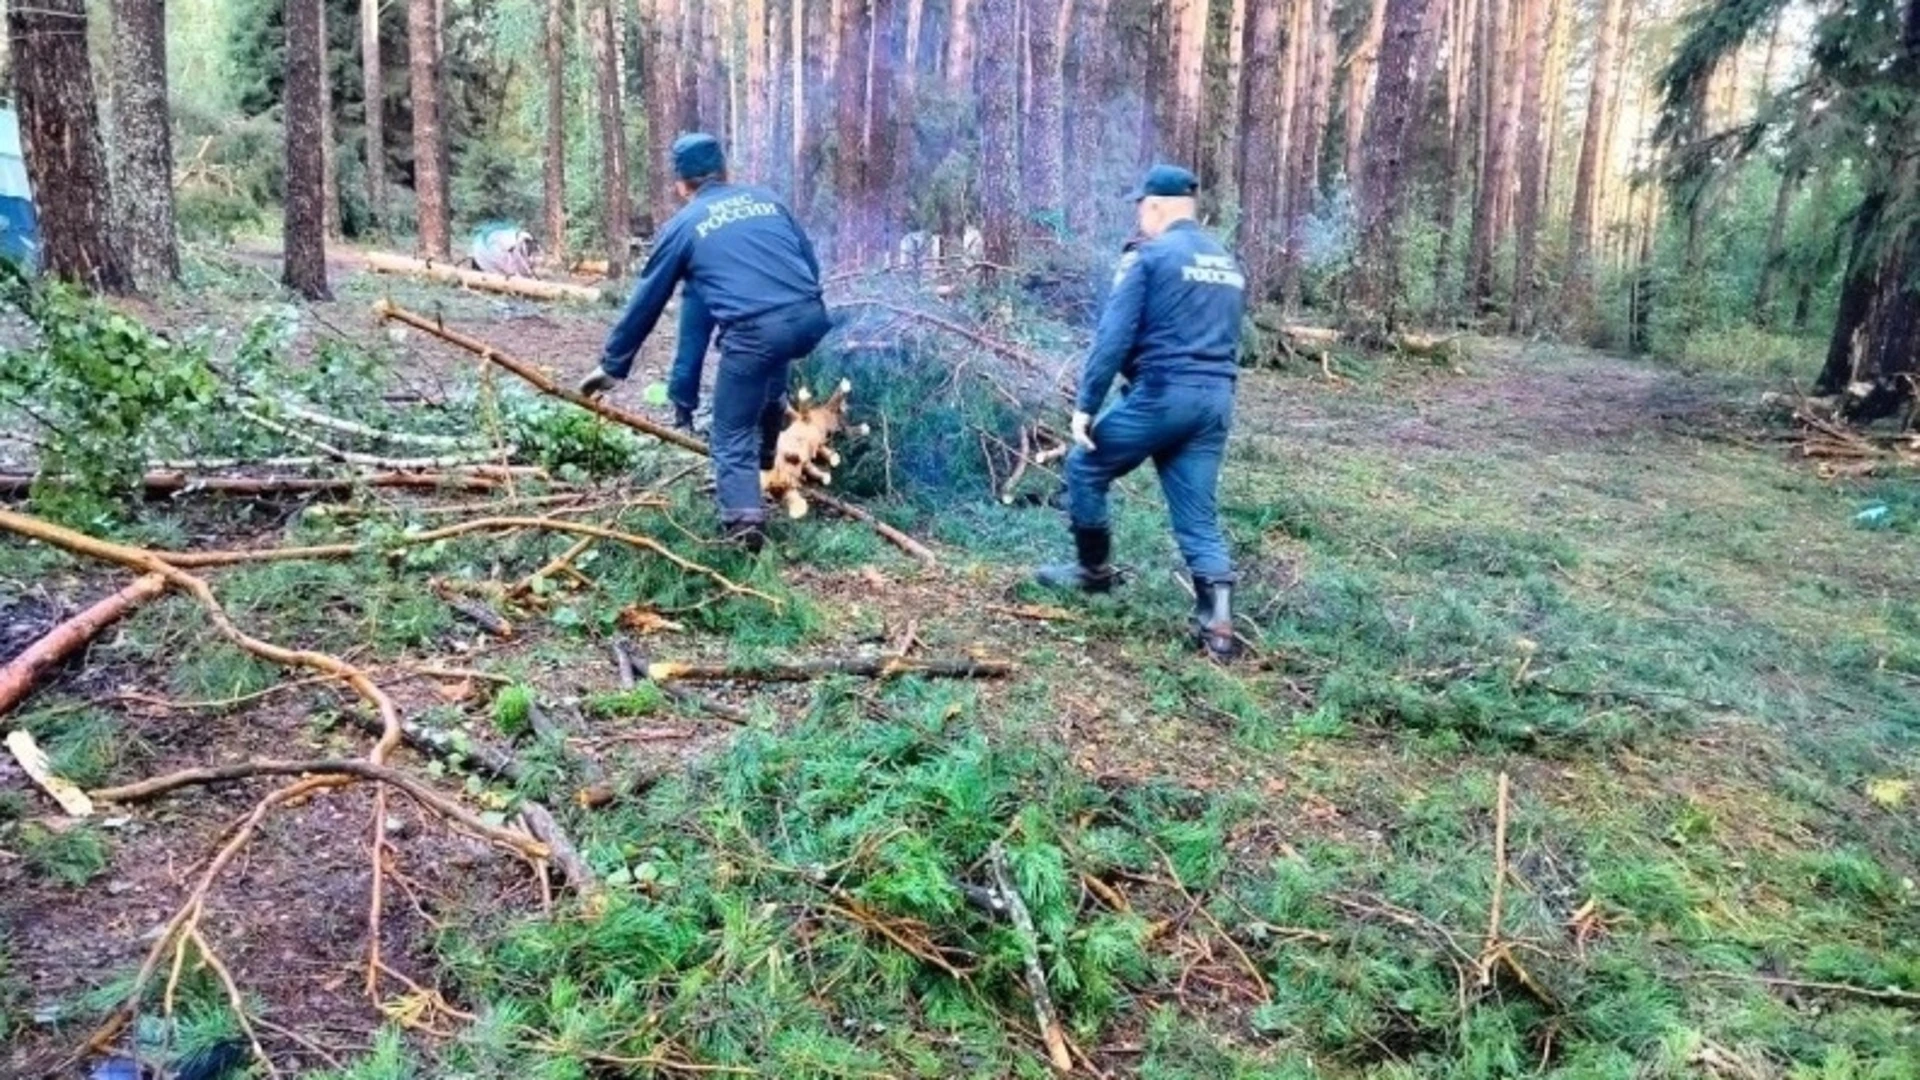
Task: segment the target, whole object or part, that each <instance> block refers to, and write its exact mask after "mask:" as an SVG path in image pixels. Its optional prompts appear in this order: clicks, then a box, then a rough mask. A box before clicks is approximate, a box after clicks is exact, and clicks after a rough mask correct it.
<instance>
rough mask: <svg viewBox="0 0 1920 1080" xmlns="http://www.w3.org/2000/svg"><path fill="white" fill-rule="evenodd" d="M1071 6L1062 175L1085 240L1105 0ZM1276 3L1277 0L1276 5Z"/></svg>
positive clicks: (1096, 216) (1093, 204)
mask: <svg viewBox="0 0 1920 1080" xmlns="http://www.w3.org/2000/svg"><path fill="white" fill-rule="evenodd" d="M1067 2H1068V3H1069V5H1070V6H1071V7H1072V9H1073V10H1072V13H1071V14H1072V20H1071V22H1070V23H1069V25H1070V26H1071V27H1072V32H1071V33H1069V34H1068V35H1067V40H1066V50H1065V56H1064V57H1063V59H1062V64H1063V67H1064V77H1063V79H1062V81H1063V83H1064V84H1065V87H1066V110H1065V116H1064V120H1065V123H1066V133H1065V136H1064V138H1065V143H1066V160H1067V161H1071V162H1073V166H1074V167H1073V168H1072V169H1065V168H1064V167H1063V169H1062V172H1063V176H1064V179H1065V182H1066V185H1067V224H1068V225H1069V226H1070V227H1071V228H1072V229H1073V231H1074V233H1075V235H1077V236H1081V237H1087V236H1091V235H1093V233H1094V231H1095V230H1096V229H1098V228H1099V225H1100V221H1101V214H1100V212H1099V205H1098V202H1097V200H1098V199H1099V198H1100V197H1101V195H1102V192H1100V190H1099V187H1098V184H1099V178H1098V175H1097V173H1098V168H1097V163H1098V162H1099V161H1100V159H1101V148H1100V147H1101V142H1102V140H1103V138H1104V137H1105V134H1106V112H1105V110H1104V109H1103V108H1102V104H1103V98H1102V94H1101V92H1100V91H1101V87H1102V83H1103V80H1104V78H1105V74H1106V63H1107V59H1106V58H1107V0H1067ZM1276 2H1277V0H1276Z"/></svg>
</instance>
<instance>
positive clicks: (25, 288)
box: [0, 266, 218, 524]
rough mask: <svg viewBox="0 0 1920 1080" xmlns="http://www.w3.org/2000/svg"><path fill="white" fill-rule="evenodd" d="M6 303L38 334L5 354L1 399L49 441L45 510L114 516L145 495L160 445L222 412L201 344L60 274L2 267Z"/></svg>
mask: <svg viewBox="0 0 1920 1080" xmlns="http://www.w3.org/2000/svg"><path fill="white" fill-rule="evenodd" d="M0 303H4V304H5V305H7V306H10V307H12V308H15V309H17V310H18V311H20V312H21V313H23V314H24V315H25V316H26V317H27V318H28V319H29V320H31V321H32V323H33V325H34V327H35V329H36V331H37V333H36V335H35V340H34V341H33V342H32V343H31V344H30V345H28V346H26V347H24V348H18V349H12V350H9V351H8V352H7V353H6V354H5V355H4V356H0V407H5V408H6V409H8V410H9V411H11V412H13V413H14V414H15V415H16V416H18V417H21V418H22V419H23V420H24V422H25V423H26V424H27V425H28V426H29V428H31V429H34V430H35V431H36V437H37V438H39V439H40V440H41V442H42V445H41V451H40V466H41V469H40V473H39V475H38V478H37V479H36V480H35V483H34V489H33V502H34V506H35V507H36V508H37V509H38V510H39V511H40V512H42V513H44V514H46V515H48V516H50V517H54V518H56V519H59V520H61V521H65V522H68V523H73V524H81V523H87V522H92V521H96V520H99V519H101V518H103V517H110V516H113V515H115V514H116V513H117V512H118V503H119V501H120V500H123V499H126V498H128V497H131V496H134V495H137V494H138V492H139V481H140V476H141V474H142V472H143V470H144V468H145V463H146V461H147V460H148V457H149V455H150V454H152V453H153V452H154V451H155V450H156V449H157V448H158V447H161V446H167V445H175V446H177V445H178V438H179V435H180V433H181V432H185V431H190V430H192V429H193V428H195V427H196V426H200V425H204V424H208V423H211V422H212V419H213V410H212V409H211V406H212V405H213V403H214V401H215V398H216V395H217V392H218V384H217V382H216V381H215V378H214V375H213V372H212V370H211V369H210V368H209V367H208V366H207V362H206V356H205V354H204V352H203V351H202V350H201V348H200V347H198V346H197V345H191V344H180V343H176V342H172V341H169V340H167V339H165V338H162V337H160V336H159V335H156V334H154V333H153V332H152V331H150V330H148V329H147V328H146V327H144V326H142V325H141V324H140V323H138V322H136V321H135V320H134V319H132V318H130V317H128V316H126V315H122V314H120V313H119V312H118V311H115V310H114V309H112V308H110V307H108V306H106V305H104V304H101V303H99V302H97V301H94V300H91V299H89V298H87V297H86V296H84V295H82V294H81V293H79V292H77V291H75V290H74V289H72V288H69V287H68V286H66V285H62V284H59V283H57V282H45V283H36V282H32V281H29V280H27V279H26V278H25V277H23V276H21V274H20V273H19V271H18V270H16V269H15V268H13V267H11V266H7V267H0Z"/></svg>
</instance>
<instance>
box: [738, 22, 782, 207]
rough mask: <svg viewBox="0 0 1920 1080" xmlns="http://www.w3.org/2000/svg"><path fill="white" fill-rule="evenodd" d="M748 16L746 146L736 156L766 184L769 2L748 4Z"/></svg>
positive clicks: (769, 97)
mask: <svg viewBox="0 0 1920 1080" xmlns="http://www.w3.org/2000/svg"><path fill="white" fill-rule="evenodd" d="M746 15H747V33H746V44H747V63H746V68H747V96H746V100H745V101H744V102H743V103H742V107H741V112H742V113H743V114H744V116H743V119H744V121H745V122H744V123H742V124H741V125H740V128H741V130H742V131H743V132H744V133H745V135H744V139H745V142H746V145H745V146H736V147H735V148H734V153H735V154H736V155H738V156H739V157H740V159H741V160H742V161H743V162H744V163H745V172H746V175H747V176H748V177H750V178H752V180H753V181H754V182H755V183H764V182H766V179H767V173H768V172H769V169H768V167H767V166H768V163H769V160H770V159H769V156H768V151H769V150H770V149H771V146H772V142H773V140H772V138H771V136H770V135H769V132H770V131H771V129H772V124H771V123H770V122H769V118H768V114H769V112H770V111H771V108H772V105H773V97H772V95H771V93H770V92H769V87H768V85H767V0H746Z"/></svg>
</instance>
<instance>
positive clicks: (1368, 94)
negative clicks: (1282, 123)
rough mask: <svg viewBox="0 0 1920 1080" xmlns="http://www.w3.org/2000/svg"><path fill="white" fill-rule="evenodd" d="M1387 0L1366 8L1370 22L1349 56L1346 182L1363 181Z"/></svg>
mask: <svg viewBox="0 0 1920 1080" xmlns="http://www.w3.org/2000/svg"><path fill="white" fill-rule="evenodd" d="M1386 14H1387V0H1372V3H1371V4H1370V5H1369V6H1368V8H1367V25H1366V27H1365V28H1364V29H1363V30H1362V31H1361V33H1360V41H1359V43H1358V44H1356V45H1355V46H1354V49H1353V55H1352V56H1349V57H1348V58H1347V106H1346V125H1345V132H1344V135H1345V138H1344V140H1343V141H1342V143H1341V146H1342V147H1343V149H1344V152H1345V154H1346V167H1345V168H1344V169H1342V170H1341V175H1342V176H1344V177H1346V180H1347V183H1349V184H1352V185H1355V186H1358V185H1359V183H1360V167H1361V161H1360V147H1361V144H1362V142H1363V140H1364V139H1365V138H1366V132H1367V108H1368V106H1370V105H1371V104H1372V103H1373V95H1374V79H1375V77H1376V73H1377V72H1378V71H1379V69H1380V42H1381V38H1382V36H1383V35H1384V34H1385V33H1386V25H1387V20H1386Z"/></svg>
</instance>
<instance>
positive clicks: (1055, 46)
mask: <svg viewBox="0 0 1920 1080" xmlns="http://www.w3.org/2000/svg"><path fill="white" fill-rule="evenodd" d="M1065 2H1067V0H1026V5H1027V20H1028V28H1027V29H1028V41H1029V43H1030V44H1031V46H1032V49H1033V98H1032V103H1031V104H1030V105H1029V107H1028V109H1027V124H1026V128H1025V130H1024V131H1023V132H1022V133H1021V139H1020V145H1021V151H1022V152H1021V155H1020V157H1021V159H1022V160H1023V161H1024V162H1025V163H1026V167H1027V180H1026V194H1027V198H1028V200H1029V205H1028V213H1029V214H1030V215H1033V216H1035V217H1039V218H1040V219H1042V220H1044V221H1046V222H1049V223H1064V214H1065V209H1066V201H1067V191H1066V173H1065V171H1064V168H1065V162H1064V159H1065V156H1066V121H1065V119H1064V118H1063V116H1062V113H1061V109H1062V99H1063V96H1064V87H1063V79H1064V77H1065V76H1064V72H1063V69H1062V66H1061V56H1060V48H1061V41H1060V15H1061V5H1062V4H1063V3H1065Z"/></svg>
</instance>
